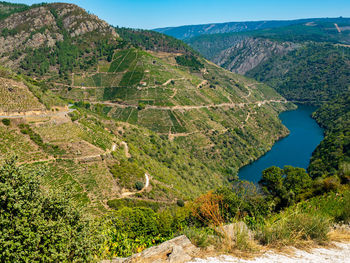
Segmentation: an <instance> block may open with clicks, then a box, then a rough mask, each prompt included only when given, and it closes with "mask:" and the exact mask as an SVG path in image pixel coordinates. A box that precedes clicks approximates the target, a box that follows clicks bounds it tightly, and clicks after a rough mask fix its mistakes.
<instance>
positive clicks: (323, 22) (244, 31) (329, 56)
mask: <svg viewBox="0 0 350 263" xmlns="http://www.w3.org/2000/svg"><path fill="white" fill-rule="evenodd" d="M159 31H161V32H164V33H166V34H170V35H173V36H177V37H179V38H180V39H181V38H186V39H185V42H187V43H188V44H189V45H190V46H191V47H192V48H194V49H195V50H196V51H198V52H199V53H201V54H202V55H203V56H204V57H206V58H207V59H209V60H211V61H212V62H214V63H216V64H217V65H219V66H222V67H224V68H226V69H228V70H230V71H232V72H235V73H239V74H242V75H246V76H249V77H252V78H255V79H256V80H258V81H262V82H265V83H266V84H268V85H270V86H272V87H273V88H275V89H276V90H277V91H278V92H279V93H281V94H282V95H283V96H284V97H286V98H287V99H289V100H293V101H295V100H296V101H307V102H313V103H314V102H319V101H325V100H328V99H330V98H331V97H334V96H335V95H336V94H339V93H341V92H343V91H344V90H347V88H348V87H349V85H350V82H349V72H350V66H349V65H350V64H349V61H350V52H349V50H350V49H349V46H350V19H349V18H317V19H302V20H293V21H265V22H241V23H224V24H214V25H200V26H189V27H178V28H171V29H169V28H168V29H161V30H159ZM194 35H197V36H194ZM189 36H194V37H191V38H188V37H189Z"/></svg>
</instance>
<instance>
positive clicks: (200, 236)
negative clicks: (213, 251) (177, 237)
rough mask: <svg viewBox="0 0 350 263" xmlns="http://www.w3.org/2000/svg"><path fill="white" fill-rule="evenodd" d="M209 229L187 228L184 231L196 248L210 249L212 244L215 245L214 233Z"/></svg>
mask: <svg viewBox="0 0 350 263" xmlns="http://www.w3.org/2000/svg"><path fill="white" fill-rule="evenodd" d="M208 232H210V231H209V230H208V229H205V228H194V227H192V228H186V229H185V231H184V235H185V236H187V237H188V239H189V240H190V241H191V243H192V244H194V245H195V246H196V247H201V248H205V247H208V246H209V245H210V244H211V243H213V240H212V239H213V238H212V237H210V236H212V233H208ZM211 232H212V231H211Z"/></svg>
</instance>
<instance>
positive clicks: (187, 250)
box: [101, 236, 199, 263]
mask: <svg viewBox="0 0 350 263" xmlns="http://www.w3.org/2000/svg"><path fill="white" fill-rule="evenodd" d="M198 252H199V249H198V248H197V247H195V246H194V245H193V244H192V243H191V241H190V240H189V239H188V238H187V237H186V236H179V237H177V238H174V239H172V240H169V241H167V242H164V243H162V244H160V245H159V246H156V247H151V248H148V249H146V250H144V251H143V252H141V253H138V254H135V255H132V256H131V257H128V258H115V259H112V260H104V261H102V262H101V263H141V262H142V263H163V262H168V263H184V262H188V261H190V260H192V259H193V258H194V257H195V256H196V255H197V254H198Z"/></svg>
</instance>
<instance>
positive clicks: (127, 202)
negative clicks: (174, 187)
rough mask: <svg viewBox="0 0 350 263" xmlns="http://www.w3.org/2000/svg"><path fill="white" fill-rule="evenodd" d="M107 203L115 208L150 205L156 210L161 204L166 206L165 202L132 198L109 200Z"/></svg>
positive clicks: (149, 206)
mask: <svg viewBox="0 0 350 263" xmlns="http://www.w3.org/2000/svg"><path fill="white" fill-rule="evenodd" d="M107 205H108V206H109V207H111V208H113V209H115V210H119V209H122V208H124V207H148V208H151V209H152V210H153V211H155V212H156V211H158V210H159V208H160V207H161V206H165V204H161V203H158V202H150V201H145V200H137V199H130V198H124V199H114V200H109V201H108V202H107Z"/></svg>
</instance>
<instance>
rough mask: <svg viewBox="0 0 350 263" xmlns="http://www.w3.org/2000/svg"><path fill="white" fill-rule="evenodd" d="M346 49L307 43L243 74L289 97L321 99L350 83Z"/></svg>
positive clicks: (341, 89)
mask: <svg viewBox="0 0 350 263" xmlns="http://www.w3.org/2000/svg"><path fill="white" fill-rule="evenodd" d="M349 63H350V48H349V47H344V46H340V45H332V44H319V43H310V44H306V45H305V46H303V47H301V48H299V49H297V50H294V51H291V52H289V53H288V54H286V55H284V56H280V57H278V56H276V57H272V58H270V59H269V60H267V61H266V62H264V63H262V64H260V65H259V66H257V67H256V68H254V69H253V70H251V71H249V72H248V73H247V74H246V75H247V76H250V77H254V78H256V79H257V80H258V81H262V82H265V83H267V84H268V85H270V86H271V87H274V88H275V89H276V90H277V91H278V92H280V94H282V95H283V96H285V97H286V98H287V99H289V100H296V101H301V102H303V101H306V102H316V103H319V102H322V101H327V100H329V99H331V98H334V97H335V96H336V95H337V94H341V93H342V92H344V91H347V90H348V88H349V86H350V64H349Z"/></svg>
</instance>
